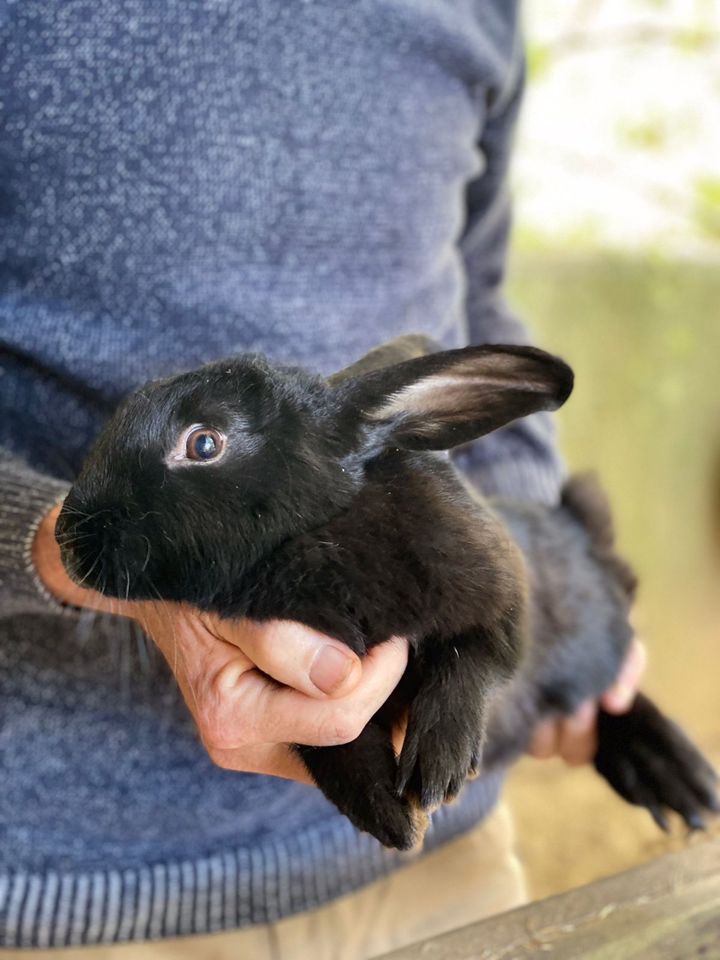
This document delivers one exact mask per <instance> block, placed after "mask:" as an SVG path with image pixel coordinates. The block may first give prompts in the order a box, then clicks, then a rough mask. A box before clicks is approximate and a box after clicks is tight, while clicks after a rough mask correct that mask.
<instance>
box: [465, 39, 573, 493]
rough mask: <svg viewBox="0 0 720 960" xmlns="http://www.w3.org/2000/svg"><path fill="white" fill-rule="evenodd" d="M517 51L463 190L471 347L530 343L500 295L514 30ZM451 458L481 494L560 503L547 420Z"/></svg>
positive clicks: (514, 80) (515, 427)
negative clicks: (476, 170) (477, 163)
mask: <svg viewBox="0 0 720 960" xmlns="http://www.w3.org/2000/svg"><path fill="white" fill-rule="evenodd" d="M515 45H516V49H515V51H514V53H513V56H512V67H511V71H510V76H509V78H508V81H507V83H506V85H505V87H504V88H503V89H502V90H500V91H497V92H496V94H495V96H494V98H493V99H491V101H490V105H489V106H488V108H487V114H486V120H485V123H484V125H483V129H482V132H481V135H480V139H479V143H478V150H479V152H480V157H481V161H482V169H481V172H480V174H479V175H478V176H477V177H476V178H475V179H474V180H472V181H471V182H470V184H469V185H468V188H467V196H466V221H465V228H464V231H463V234H462V237H461V239H460V249H461V252H462V257H463V261H464V267H465V272H466V278H467V280H466V283H467V295H466V315H467V326H468V336H469V342H470V343H527V342H529V339H530V338H529V335H528V332H527V330H526V329H525V327H524V326H523V324H522V323H521V322H520V321H519V320H518V319H517V317H515V316H514V315H513V313H512V312H511V311H510V310H509V309H508V307H507V305H506V303H505V301H504V298H503V290H502V287H503V281H504V275H505V266H506V260H507V251H508V239H509V233H510V219H511V216H510V214H511V211H510V202H509V196H508V187H507V173H508V167H509V163H510V157H511V152H512V140H513V133H514V129H515V125H516V121H517V116H518V111H519V107H520V103H521V100H522V92H523V86H524V73H525V70H524V56H523V52H522V45H521V38H520V34H519V31H518V32H517V33H516V40H515ZM455 459H456V463H457V465H458V466H459V467H460V468H461V469H462V470H463V471H464V472H465V473H466V474H467V475H468V477H469V478H470V479H471V480H472V481H473V482H474V483H475V484H477V486H478V487H479V488H480V489H481V490H482V491H483V493H485V494H488V495H500V496H504V497H512V498H519V499H524V500H533V501H536V502H540V503H547V504H553V503H555V502H556V501H557V499H558V496H559V491H560V486H561V484H562V479H563V475H564V467H563V463H562V460H561V457H560V455H559V453H558V450H557V447H556V442H555V430H554V424H553V419H552V417H551V416H550V415H548V414H535V415H533V416H530V417H526V418H524V419H523V420H520V421H517V422H516V423H514V424H511V425H510V426H508V427H505V428H504V429H502V430H498V431H496V432H495V433H493V434H491V435H490V436H488V437H484V438H483V439H482V440H480V441H478V442H477V443H475V444H473V445H472V446H471V447H468V448H466V449H464V450H462V451H460V452H459V453H458V454H457V456H456V458H455Z"/></svg>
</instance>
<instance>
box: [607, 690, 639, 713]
mask: <svg viewBox="0 0 720 960" xmlns="http://www.w3.org/2000/svg"><path fill="white" fill-rule="evenodd" d="M634 699H635V689H634V688H633V687H631V686H630V685H629V684H627V683H618V684H617V686H615V687H614V688H613V691H612V706H613V708H614V709H615V710H618V711H625V710H629V709H630V707H631V705H632V702H633V700H634Z"/></svg>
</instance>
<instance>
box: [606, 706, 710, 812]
mask: <svg viewBox="0 0 720 960" xmlns="http://www.w3.org/2000/svg"><path fill="white" fill-rule="evenodd" d="M598 741H599V742H598V751H597V754H596V756H595V767H596V769H597V771H598V773H601V774H602V775H603V777H605V779H606V780H607V781H608V783H610V785H611V786H612V787H613V788H614V789H615V790H616V791H617V792H618V793H619V794H620V796H621V797H623V798H624V799H625V800H628V801H629V802H630V803H634V804H637V805H638V806H641V807H647V809H648V810H649V811H650V813H651V815H652V817H653V819H654V820H655V822H656V823H657V824H658V826H659V827H661V828H662V829H663V830H667V829H668V822H667V819H666V811H667V810H668V809H669V810H674V811H675V812H676V813H679V814H680V816H681V817H682V818H683V820H685V822H686V823H687V825H688V826H689V827H690V828H692V829H700V828H702V827H703V826H704V821H703V816H702V814H703V811H704V810H711V811H715V812H717V811H720V801H719V800H718V794H717V774H716V773H715V771H714V770H713V769H712V767H711V766H710V764H709V763H708V762H707V760H706V759H705V758H704V757H703V755H702V754H701V753H700V751H699V750H698V749H697V748H696V747H695V746H694V745H693V744H692V743H691V741H690V740H689V739H688V738H687V736H686V735H685V734H684V733H683V731H682V730H681V729H680V727H678V726H677V724H675V723H673V721H672V720H670V719H668V717H666V716H665V715H664V714H663V713H661V712H660V710H658V708H657V707H656V706H655V704H654V703H653V702H652V701H651V700H649V699H648V698H647V697H646V696H644V695H643V694H638V696H637V698H636V700H635V703H634V704H633V706H632V708H631V710H630V711H629V712H628V713H625V714H622V715H620V716H613V715H611V714H609V713H605V712H604V711H602V710H601V711H600V714H599V718H598Z"/></svg>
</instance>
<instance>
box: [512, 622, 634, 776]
mask: <svg viewBox="0 0 720 960" xmlns="http://www.w3.org/2000/svg"><path fill="white" fill-rule="evenodd" d="M646 664H647V651H646V649H645V644H644V643H642V641H640V640H638V639H637V638H635V639H634V640H633V642H632V644H631V645H630V649H629V650H628V653H627V656H626V657H625V661H624V662H623V665H622V668H621V670H620V673H619V675H618V678H617V680H616V681H615V683H614V684H613V685H612V686H611V687H609V688H608V689H607V690H606V691H605V693H604V694H603V695H602V696H601V697H600V699H599V700H586V701H585V703H583V704H582V705H581V706H580V707H579V708H578V709H577V710H576V711H575V713H574V714H572V716H569V717H559V718H552V719H549V720H543V721H542V722H541V723H539V724H538V725H537V727H536V728H535V731H534V733H533V737H532V740H531V741H530V746H529V748H528V753H529V754H530V756H531V757H537V758H538V759H541V760H542V759H546V758H548V757H555V756H559V757H561V758H562V759H563V760H564V761H565V762H566V763H567V764H569V765H570V766H581V765H582V764H585V763H591V762H592V760H593V758H594V757H595V754H596V753H597V745H598V744H597V712H598V707H602V708H603V710H605V711H607V713H614V714H621V713H627V712H628V710H629V709H630V707H631V706H632V704H633V701H634V700H635V695H636V694H637V692H638V687H639V685H640V680H641V678H642V675H643V673H644V672H645V666H646Z"/></svg>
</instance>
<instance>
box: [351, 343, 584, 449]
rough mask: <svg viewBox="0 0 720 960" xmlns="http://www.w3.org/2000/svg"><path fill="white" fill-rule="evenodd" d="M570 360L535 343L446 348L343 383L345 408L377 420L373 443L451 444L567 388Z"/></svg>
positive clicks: (369, 421) (560, 399)
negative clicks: (555, 355)
mask: <svg viewBox="0 0 720 960" xmlns="http://www.w3.org/2000/svg"><path fill="white" fill-rule="evenodd" d="M572 386H573V373H572V370H571V369H570V367H569V366H568V365H567V364H566V363H564V362H563V361H562V360H560V359H559V358H558V357H554V356H552V355H551V354H549V353H545V352H544V351H543V350H537V349H535V348H534V347H517V346H483V347H465V348H464V349H461V350H447V351H444V352H442V353H434V354H431V355H429V356H424V357H419V358H417V359H414V360H408V361H405V362H404V363H399V364H396V365H394V366H392V367H385V368H384V369H379V370H374V371H371V372H370V373H366V374H364V375H362V376H360V377H358V378H356V379H355V380H352V381H349V382H346V383H344V384H341V385H340V386H339V387H338V390H339V391H342V408H343V412H344V413H345V415H346V416H348V415H350V411H351V410H352V411H353V413H354V417H355V418H356V419H358V420H359V421H360V422H361V423H364V424H366V425H368V426H374V427H377V428H378V429H377V430H371V437H370V438H368V439H369V442H370V444H371V445H372V446H376V445H377V443H378V441H379V442H380V443H381V444H382V445H383V446H386V447H387V446H398V447H404V448H405V449H409V450H447V449H450V448H451V447H456V446H459V445H460V444H463V443H468V442H469V441H471V440H474V439H475V438H476V437H480V436H482V435H483V434H485V433H490V431H491V430H496V429H497V428H498V427H502V426H503V425H504V424H506V423H510V422H511V421H512V420H517V419H518V417H524V416H526V415H527V414H529V413H535V412H536V411H538V410H555V409H557V407H559V406H561V405H562V404H563V403H564V402H565V400H567V398H568V396H569V395H570V391H571V390H572Z"/></svg>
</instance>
